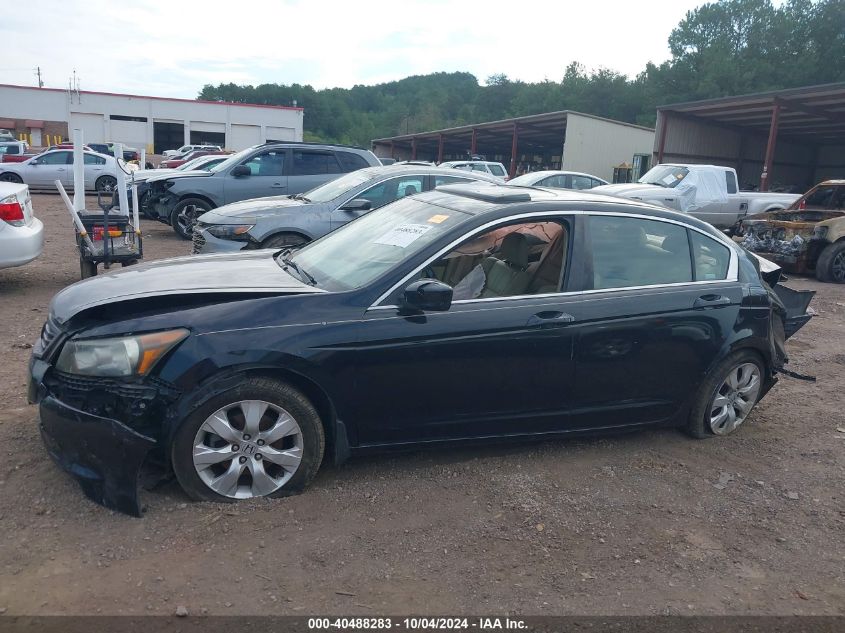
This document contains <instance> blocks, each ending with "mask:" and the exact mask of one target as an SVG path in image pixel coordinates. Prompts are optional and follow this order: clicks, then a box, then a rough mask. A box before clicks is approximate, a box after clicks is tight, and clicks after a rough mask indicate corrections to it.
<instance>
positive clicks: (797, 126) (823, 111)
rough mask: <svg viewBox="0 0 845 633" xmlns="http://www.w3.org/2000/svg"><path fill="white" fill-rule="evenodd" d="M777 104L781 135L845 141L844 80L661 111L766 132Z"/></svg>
mask: <svg viewBox="0 0 845 633" xmlns="http://www.w3.org/2000/svg"><path fill="white" fill-rule="evenodd" d="M775 105H779V106H780V114H779V122H778V135H779V136H784V137H792V138H801V139H802V140H810V141H814V142H818V143H825V144H826V143H840V142H845V83H835V84H823V85H818V86H806V87H803V88H790V89H787V90H775V91H772V92H759V93H754V94H746V95H739V96H735V97H721V98H718V99H707V100H704V101H689V102H686V103H674V104H670V105H664V106H660V107H659V108H658V111H660V112H663V113H672V114H674V115H679V116H684V117H692V118H695V119H697V120H699V121H702V122H709V123H714V124H718V125H721V126H724V127H729V128H733V129H735V130H738V131H750V132H758V133H761V134H766V133H768V131H769V125H770V124H771V119H772V111H773V109H774V107H775Z"/></svg>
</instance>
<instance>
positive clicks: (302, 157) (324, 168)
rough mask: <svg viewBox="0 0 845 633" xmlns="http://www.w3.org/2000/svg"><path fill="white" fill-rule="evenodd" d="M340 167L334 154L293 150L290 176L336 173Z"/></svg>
mask: <svg viewBox="0 0 845 633" xmlns="http://www.w3.org/2000/svg"><path fill="white" fill-rule="evenodd" d="M340 171H341V169H340V167H339V166H338V164H337V160H336V159H335V157H334V154H330V153H327V152H309V151H306V150H294V152H293V169H292V170H291V174H290V175H291V176H311V175H315V174H337V173H340Z"/></svg>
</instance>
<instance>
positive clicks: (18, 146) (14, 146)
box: [0, 141, 35, 163]
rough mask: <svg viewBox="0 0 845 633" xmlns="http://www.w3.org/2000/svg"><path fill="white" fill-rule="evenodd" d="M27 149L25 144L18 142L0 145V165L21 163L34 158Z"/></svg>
mask: <svg viewBox="0 0 845 633" xmlns="http://www.w3.org/2000/svg"><path fill="white" fill-rule="evenodd" d="M27 149H28V148H27V145H26V143H23V142H20V141H14V142H9V143H0V163H22V162H23V161H25V160H28V159H30V158H32V157H33V156H35V154H32V153H30V152H27Z"/></svg>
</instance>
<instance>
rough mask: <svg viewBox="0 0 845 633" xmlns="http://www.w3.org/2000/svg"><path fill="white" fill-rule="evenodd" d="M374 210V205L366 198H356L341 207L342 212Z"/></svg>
mask: <svg viewBox="0 0 845 633" xmlns="http://www.w3.org/2000/svg"><path fill="white" fill-rule="evenodd" d="M372 208H373V203H372V202H370V201H369V200H367V199H366V198H354V199H352V200H350V201H349V202H347V203H346V204H345V205H343V206H342V207H340V210H341V211H369V210H370V209H372Z"/></svg>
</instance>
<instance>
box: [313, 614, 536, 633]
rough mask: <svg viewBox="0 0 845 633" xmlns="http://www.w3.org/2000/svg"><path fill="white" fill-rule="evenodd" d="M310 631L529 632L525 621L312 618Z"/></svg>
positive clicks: (492, 618)
mask: <svg viewBox="0 0 845 633" xmlns="http://www.w3.org/2000/svg"><path fill="white" fill-rule="evenodd" d="M308 628H309V630H320V629H324V630H340V631H346V630H390V629H397V630H406V631H420V630H454V629H477V630H480V631H495V630H511V631H518V630H525V629H526V623H525V621H524V620H520V619H514V618H508V617H505V618H500V617H479V618H446V617H409V618H401V619H393V618H378V617H375V618H366V617H358V618H354V617H353V618H309V619H308Z"/></svg>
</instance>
